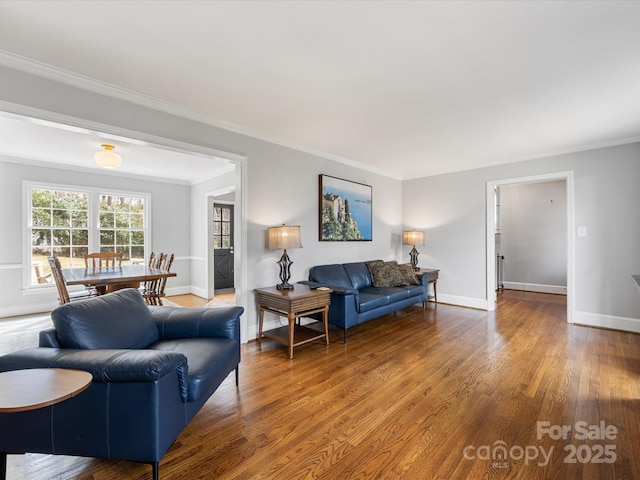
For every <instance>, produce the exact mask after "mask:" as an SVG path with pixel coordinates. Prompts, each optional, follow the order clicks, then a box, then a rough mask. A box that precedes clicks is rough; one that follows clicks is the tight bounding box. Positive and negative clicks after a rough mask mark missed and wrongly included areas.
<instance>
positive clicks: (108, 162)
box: [93, 145, 122, 169]
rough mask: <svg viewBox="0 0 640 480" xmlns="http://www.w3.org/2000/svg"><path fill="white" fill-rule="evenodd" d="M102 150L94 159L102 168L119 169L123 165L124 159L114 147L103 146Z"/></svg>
mask: <svg viewBox="0 0 640 480" xmlns="http://www.w3.org/2000/svg"><path fill="white" fill-rule="evenodd" d="M101 146H102V150H100V151H99V152H97V153H96V154H95V155H94V156H93V158H94V159H95V161H96V163H97V164H98V165H100V166H101V167H102V168H111V169H113V168H118V167H119V166H120V164H121V163H122V157H121V156H120V155H118V154H117V153H116V152H114V151H113V150H114V148H115V147H114V146H113V145H101Z"/></svg>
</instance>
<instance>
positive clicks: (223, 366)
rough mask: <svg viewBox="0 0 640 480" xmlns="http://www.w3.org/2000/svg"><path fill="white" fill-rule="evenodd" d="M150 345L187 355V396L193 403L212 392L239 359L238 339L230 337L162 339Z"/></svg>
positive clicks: (165, 350)
mask: <svg viewBox="0 0 640 480" xmlns="http://www.w3.org/2000/svg"><path fill="white" fill-rule="evenodd" d="M149 348H150V349H153V350H161V351H164V352H176V353H181V354H182V355H184V356H185V357H187V388H188V393H187V398H188V400H189V401H190V402H193V401H196V400H199V399H200V398H202V397H203V396H204V395H210V394H211V392H212V391H213V390H215V389H216V388H217V387H218V385H220V383H222V381H223V380H224V379H225V378H226V377H227V375H228V374H227V372H230V371H231V370H233V368H234V367H235V366H236V365H237V363H238V361H239V358H238V357H239V352H238V342H237V341H235V340H233V339H229V338H181V339H174V340H161V341H159V342H156V343H154V344H153V345H151V346H150V347H149Z"/></svg>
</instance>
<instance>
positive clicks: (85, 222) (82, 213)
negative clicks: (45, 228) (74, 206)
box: [71, 210, 89, 228]
mask: <svg viewBox="0 0 640 480" xmlns="http://www.w3.org/2000/svg"><path fill="white" fill-rule="evenodd" d="M71 226H72V227H80V228H86V227H88V226H89V212H88V211H87V210H77V211H72V212H71Z"/></svg>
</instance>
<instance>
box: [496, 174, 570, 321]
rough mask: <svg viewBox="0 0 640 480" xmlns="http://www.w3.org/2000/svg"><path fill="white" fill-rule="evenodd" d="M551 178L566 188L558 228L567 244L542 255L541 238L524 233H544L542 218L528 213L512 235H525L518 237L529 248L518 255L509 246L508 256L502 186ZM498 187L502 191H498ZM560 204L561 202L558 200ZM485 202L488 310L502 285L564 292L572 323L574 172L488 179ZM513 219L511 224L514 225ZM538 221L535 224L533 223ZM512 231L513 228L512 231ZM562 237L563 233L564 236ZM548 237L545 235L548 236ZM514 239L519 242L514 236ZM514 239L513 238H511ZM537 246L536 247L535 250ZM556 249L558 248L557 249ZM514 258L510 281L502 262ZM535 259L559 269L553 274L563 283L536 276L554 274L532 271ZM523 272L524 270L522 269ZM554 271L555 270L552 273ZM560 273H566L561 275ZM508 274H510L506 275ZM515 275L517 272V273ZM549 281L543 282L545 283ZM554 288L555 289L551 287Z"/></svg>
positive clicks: (568, 314)
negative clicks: (517, 278) (549, 253)
mask: <svg viewBox="0 0 640 480" xmlns="http://www.w3.org/2000/svg"><path fill="white" fill-rule="evenodd" d="M551 182H562V183H563V184H564V185H565V186H566V188H565V192H564V195H565V198H561V200H562V201H564V202H566V203H565V205H566V207H565V209H564V210H565V211H564V212H561V218H560V220H559V221H560V222H562V223H563V225H561V228H564V231H565V233H566V244H563V246H562V249H561V251H560V252H559V253H558V254H557V256H556V257H553V256H552V255H551V256H549V255H548V256H547V257H543V255H545V249H544V242H537V243H536V242H531V241H530V238H528V237H527V235H529V236H531V235H533V236H540V235H544V232H543V230H544V218H533V217H528V218H524V219H521V220H522V221H524V222H527V223H524V224H521V225H523V226H524V227H525V228H522V232H519V231H515V235H514V236H515V237H518V235H524V240H522V239H520V240H519V241H520V242H521V243H525V244H526V245H525V248H526V247H528V248H529V249H530V250H531V251H529V250H521V252H520V253H519V254H517V255H515V256H514V255H513V250H512V258H511V260H510V259H509V255H508V254H506V252H505V249H506V246H505V244H504V242H503V238H502V236H503V234H504V231H505V221H504V220H505V217H504V214H505V205H504V201H505V198H504V197H505V195H504V190H507V189H510V188H513V187H516V186H518V185H523V186H526V185H531V184H548V185H551ZM501 188H502V189H503V192H502V194H501ZM560 203H561V204H562V202H560ZM486 205H487V215H486V219H487V230H486V231H487V244H486V245H487V260H486V262H487V263H486V266H487V283H486V290H487V309H488V310H489V311H493V310H495V309H496V308H497V305H498V303H497V294H498V292H499V291H501V289H502V288H510V287H511V288H514V289H516V290H523V291H532V292H536V291H537V292H540V293H561V294H564V293H566V295H567V321H568V322H570V323H572V321H573V315H572V312H573V311H574V308H573V305H574V303H573V299H574V292H573V285H574V272H573V265H574V261H573V259H574V238H573V234H572V233H573V230H574V228H573V172H558V173H552V174H545V175H537V176H531V177H520V178H512V179H504V180H496V181H490V182H487V196H486ZM513 225H514V224H513V223H512V224H511V226H510V228H511V229H513V228H514V227H513ZM536 225H538V227H536ZM513 232H514V231H513V230H512V233H513ZM563 239H564V237H563ZM547 240H548V239H547ZM515 242H516V243H517V242H518V239H517V238H516V240H515ZM512 243H513V242H512ZM536 249H537V250H536ZM556 250H557V249H556ZM509 261H511V262H513V263H512V264H511V265H509V266H510V267H514V266H515V267H517V268H519V269H520V272H521V273H520V279H521V281H518V282H513V281H512V282H511V283H509V282H508V280H509V278H505V265H507V264H508V262H509ZM536 262H542V263H544V262H547V263H548V264H549V265H550V267H549V268H550V269H551V270H556V271H558V273H557V275H556V277H554V278H556V279H557V278H560V279H564V278H566V286H563V285H556V286H553V285H551V284H552V283H554V282H553V281H546V282H544V281H540V280H537V281H536V280H535V279H539V278H541V277H542V278H547V277H549V276H551V277H553V275H551V274H549V273H548V272H547V271H545V275H547V277H545V275H541V274H538V275H535V274H533V273H535V272H534V271H533V270H535V268H537V267H536ZM517 268H516V269H515V270H514V268H512V269H511V275H512V276H514V274H513V272H514V271H517ZM527 268H529V269H532V270H531V271H530V272H527ZM522 272H524V273H522ZM554 274H555V273H554ZM563 275H565V277H564V278H563ZM506 276H507V277H508V276H509V274H507V275H506ZM516 277H517V275H516ZM545 283H546V284H549V285H546V284H545ZM555 283H558V284H560V283H562V281H561V280H558V281H556V282H555ZM554 289H556V290H554Z"/></svg>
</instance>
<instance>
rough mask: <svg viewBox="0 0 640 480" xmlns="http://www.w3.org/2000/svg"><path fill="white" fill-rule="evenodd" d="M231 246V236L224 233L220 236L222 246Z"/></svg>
mask: <svg viewBox="0 0 640 480" xmlns="http://www.w3.org/2000/svg"><path fill="white" fill-rule="evenodd" d="M230 246H231V237H228V236H226V235H224V236H223V237H222V248H229V247H230Z"/></svg>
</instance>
